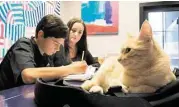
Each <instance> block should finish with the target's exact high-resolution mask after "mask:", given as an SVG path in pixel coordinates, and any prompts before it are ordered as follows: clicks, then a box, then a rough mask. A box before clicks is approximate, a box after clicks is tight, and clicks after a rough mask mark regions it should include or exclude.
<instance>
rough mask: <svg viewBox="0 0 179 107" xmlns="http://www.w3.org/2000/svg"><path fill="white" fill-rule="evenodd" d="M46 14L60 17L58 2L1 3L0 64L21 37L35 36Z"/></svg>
mask: <svg viewBox="0 0 179 107" xmlns="http://www.w3.org/2000/svg"><path fill="white" fill-rule="evenodd" d="M46 14H56V15H60V2H58V1H1V2H0V62H1V60H2V59H3V57H4V56H5V54H6V52H7V50H8V49H9V47H10V46H11V45H12V44H13V43H14V42H15V41H17V40H18V39H19V38H21V37H30V36H34V35H32V34H34V33H35V27H36V25H37V23H38V22H39V21H40V19H41V18H42V17H43V16H45V15H46Z"/></svg>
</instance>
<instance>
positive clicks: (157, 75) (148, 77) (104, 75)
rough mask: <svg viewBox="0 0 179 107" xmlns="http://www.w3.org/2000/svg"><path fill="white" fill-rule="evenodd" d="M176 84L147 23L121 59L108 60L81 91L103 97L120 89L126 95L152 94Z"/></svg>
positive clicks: (129, 42) (128, 42) (132, 40)
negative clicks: (115, 88) (113, 90)
mask: <svg viewBox="0 0 179 107" xmlns="http://www.w3.org/2000/svg"><path fill="white" fill-rule="evenodd" d="M174 80H176V77H175V75H174V74H173V72H172V71H171V69H170V60H169V57H168V56H167V54H166V53H165V52H164V51H163V50H162V49H161V48H160V47H159V45H158V44H157V43H156V42H155V40H154V39H153V34H152V28H151V26H150V24H149V22H148V21H144V22H143V24H142V27H141V30H140V34H139V36H138V37H130V38H128V40H127V42H126V43H125V44H124V47H123V48H122V50H121V53H120V55H119V56H118V57H110V58H107V59H106V60H105V61H104V62H103V64H102V65H101V67H100V68H99V70H98V71H97V73H96V74H95V75H94V77H93V78H92V79H91V80H87V81H85V82H84V83H83V84H82V85H81V87H82V88H83V89H85V90H88V91H90V92H101V93H104V92H107V91H108V89H109V87H111V86H119V85H120V86H122V90H123V91H124V92H126V93H152V92H155V91H156V90H157V89H159V88H160V87H162V86H165V85H166V84H168V83H170V82H171V81H174Z"/></svg>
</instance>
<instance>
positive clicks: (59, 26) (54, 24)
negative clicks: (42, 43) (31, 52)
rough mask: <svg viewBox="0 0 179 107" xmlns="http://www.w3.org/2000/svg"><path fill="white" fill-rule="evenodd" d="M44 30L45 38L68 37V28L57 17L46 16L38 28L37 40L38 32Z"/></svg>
mask: <svg viewBox="0 0 179 107" xmlns="http://www.w3.org/2000/svg"><path fill="white" fill-rule="evenodd" d="M40 30H42V31H43V32H44V38H47V37H55V38H66V37H67V35H68V27H67V25H66V24H64V22H63V21H62V20H61V19H60V18H59V17H57V16H55V15H52V14H49V15H46V16H44V17H43V18H42V19H41V20H40V21H39V23H38V24H37V27H36V32H35V37H36V38H37V35H38V32H39V31H40Z"/></svg>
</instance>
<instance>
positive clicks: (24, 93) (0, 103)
mask: <svg viewBox="0 0 179 107" xmlns="http://www.w3.org/2000/svg"><path fill="white" fill-rule="evenodd" d="M0 107H37V106H36V104H35V102H34V85H24V86H20V87H15V88H12V89H7V90H4V91H0Z"/></svg>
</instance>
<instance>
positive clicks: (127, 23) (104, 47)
mask: <svg viewBox="0 0 179 107" xmlns="http://www.w3.org/2000/svg"><path fill="white" fill-rule="evenodd" d="M139 3H140V1H120V2H119V35H113V36H93V37H89V36H88V38H87V39H88V47H89V50H90V52H91V53H92V54H93V56H100V55H104V54H107V53H117V52H118V50H119V48H120V46H121V45H122V42H124V41H125V39H126V34H127V33H128V32H130V33H131V34H133V35H137V34H138V32H139ZM63 13H64V14H63ZM72 17H81V2H79V1H62V2H61V18H62V19H63V20H64V21H65V22H67V21H68V20H69V19H70V18H72Z"/></svg>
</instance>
